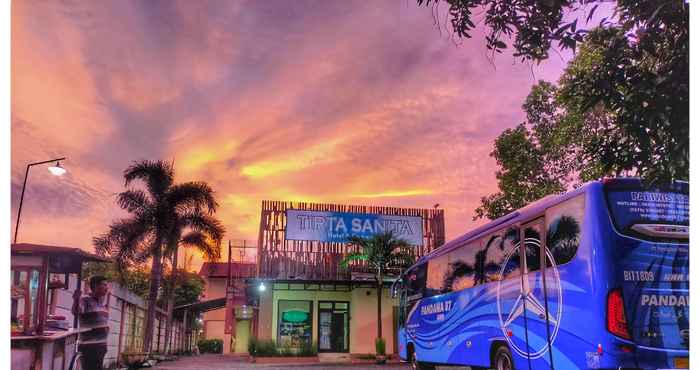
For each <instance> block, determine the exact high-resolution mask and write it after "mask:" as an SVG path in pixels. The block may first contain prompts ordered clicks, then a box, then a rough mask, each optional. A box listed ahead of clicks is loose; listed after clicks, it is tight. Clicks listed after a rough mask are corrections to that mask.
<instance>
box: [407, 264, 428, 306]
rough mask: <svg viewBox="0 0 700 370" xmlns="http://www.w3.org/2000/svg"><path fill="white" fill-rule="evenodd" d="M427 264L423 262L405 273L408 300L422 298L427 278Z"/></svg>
mask: <svg viewBox="0 0 700 370" xmlns="http://www.w3.org/2000/svg"><path fill="white" fill-rule="evenodd" d="M427 270H428V265H427V264H425V263H423V264H420V265H418V266H416V267H415V268H413V269H412V270H411V271H410V272H409V273H408V274H407V275H406V286H407V290H408V297H407V298H408V301H409V302H410V301H414V300H416V299H421V298H423V293H424V290H425V282H426V278H427V276H426V275H427Z"/></svg>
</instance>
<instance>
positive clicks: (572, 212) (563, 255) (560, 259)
mask: <svg viewBox="0 0 700 370" xmlns="http://www.w3.org/2000/svg"><path fill="white" fill-rule="evenodd" d="M584 214H585V195H584V194H581V195H579V196H577V197H575V198H572V199H569V200H567V201H566V202H563V203H561V204H558V205H556V206H554V207H552V208H550V209H548V210H547V212H546V219H547V248H549V251H550V252H551V253H552V255H553V256H554V261H555V263H556V264H557V265H561V264H564V263H567V262H569V261H571V259H572V258H574V256H575V255H576V251H577V250H578V246H579V243H580V240H581V230H582V228H583V217H584Z"/></svg>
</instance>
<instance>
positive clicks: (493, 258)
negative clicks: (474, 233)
mask: <svg viewBox="0 0 700 370" xmlns="http://www.w3.org/2000/svg"><path fill="white" fill-rule="evenodd" d="M503 243H504V239H503V237H502V236H501V234H500V233H497V234H492V235H490V236H488V237H486V238H484V239H483V242H482V244H483V245H484V249H483V256H484V258H483V261H484V264H483V267H479V269H480V270H481V271H482V273H481V274H482V279H481V281H482V282H484V283H488V282H492V281H498V280H501V278H502V276H501V262H502V261H503V259H504V258H505V256H504V254H505V251H504V244H503Z"/></svg>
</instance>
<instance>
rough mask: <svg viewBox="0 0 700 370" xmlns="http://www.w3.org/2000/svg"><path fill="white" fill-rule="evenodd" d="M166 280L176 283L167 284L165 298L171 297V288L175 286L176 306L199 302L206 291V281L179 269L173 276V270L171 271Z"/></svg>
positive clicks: (166, 275) (164, 287)
mask: <svg viewBox="0 0 700 370" xmlns="http://www.w3.org/2000/svg"><path fill="white" fill-rule="evenodd" d="M164 279H166V280H168V281H172V282H174V285H173V284H165V285H164V286H163V289H164V294H163V296H164V297H169V296H170V289H171V286H174V287H175V288H174V290H173V296H174V303H175V306H181V305H185V304H190V303H195V302H197V301H199V298H200V296H201V295H202V292H203V291H204V279H202V277H201V276H199V275H197V274H196V273H194V272H191V271H186V270H183V269H177V270H176V272H175V274H174V275H173V272H172V270H169V271H168V272H167V273H166V274H165V276H164Z"/></svg>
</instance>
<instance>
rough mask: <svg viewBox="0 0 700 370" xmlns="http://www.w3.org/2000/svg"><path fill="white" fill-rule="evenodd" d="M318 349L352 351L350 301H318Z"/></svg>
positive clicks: (320, 350)
mask: <svg viewBox="0 0 700 370" xmlns="http://www.w3.org/2000/svg"><path fill="white" fill-rule="evenodd" d="M318 351H319V352H349V351H350V302H342V301H341V302H328V301H321V302H318Z"/></svg>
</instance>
